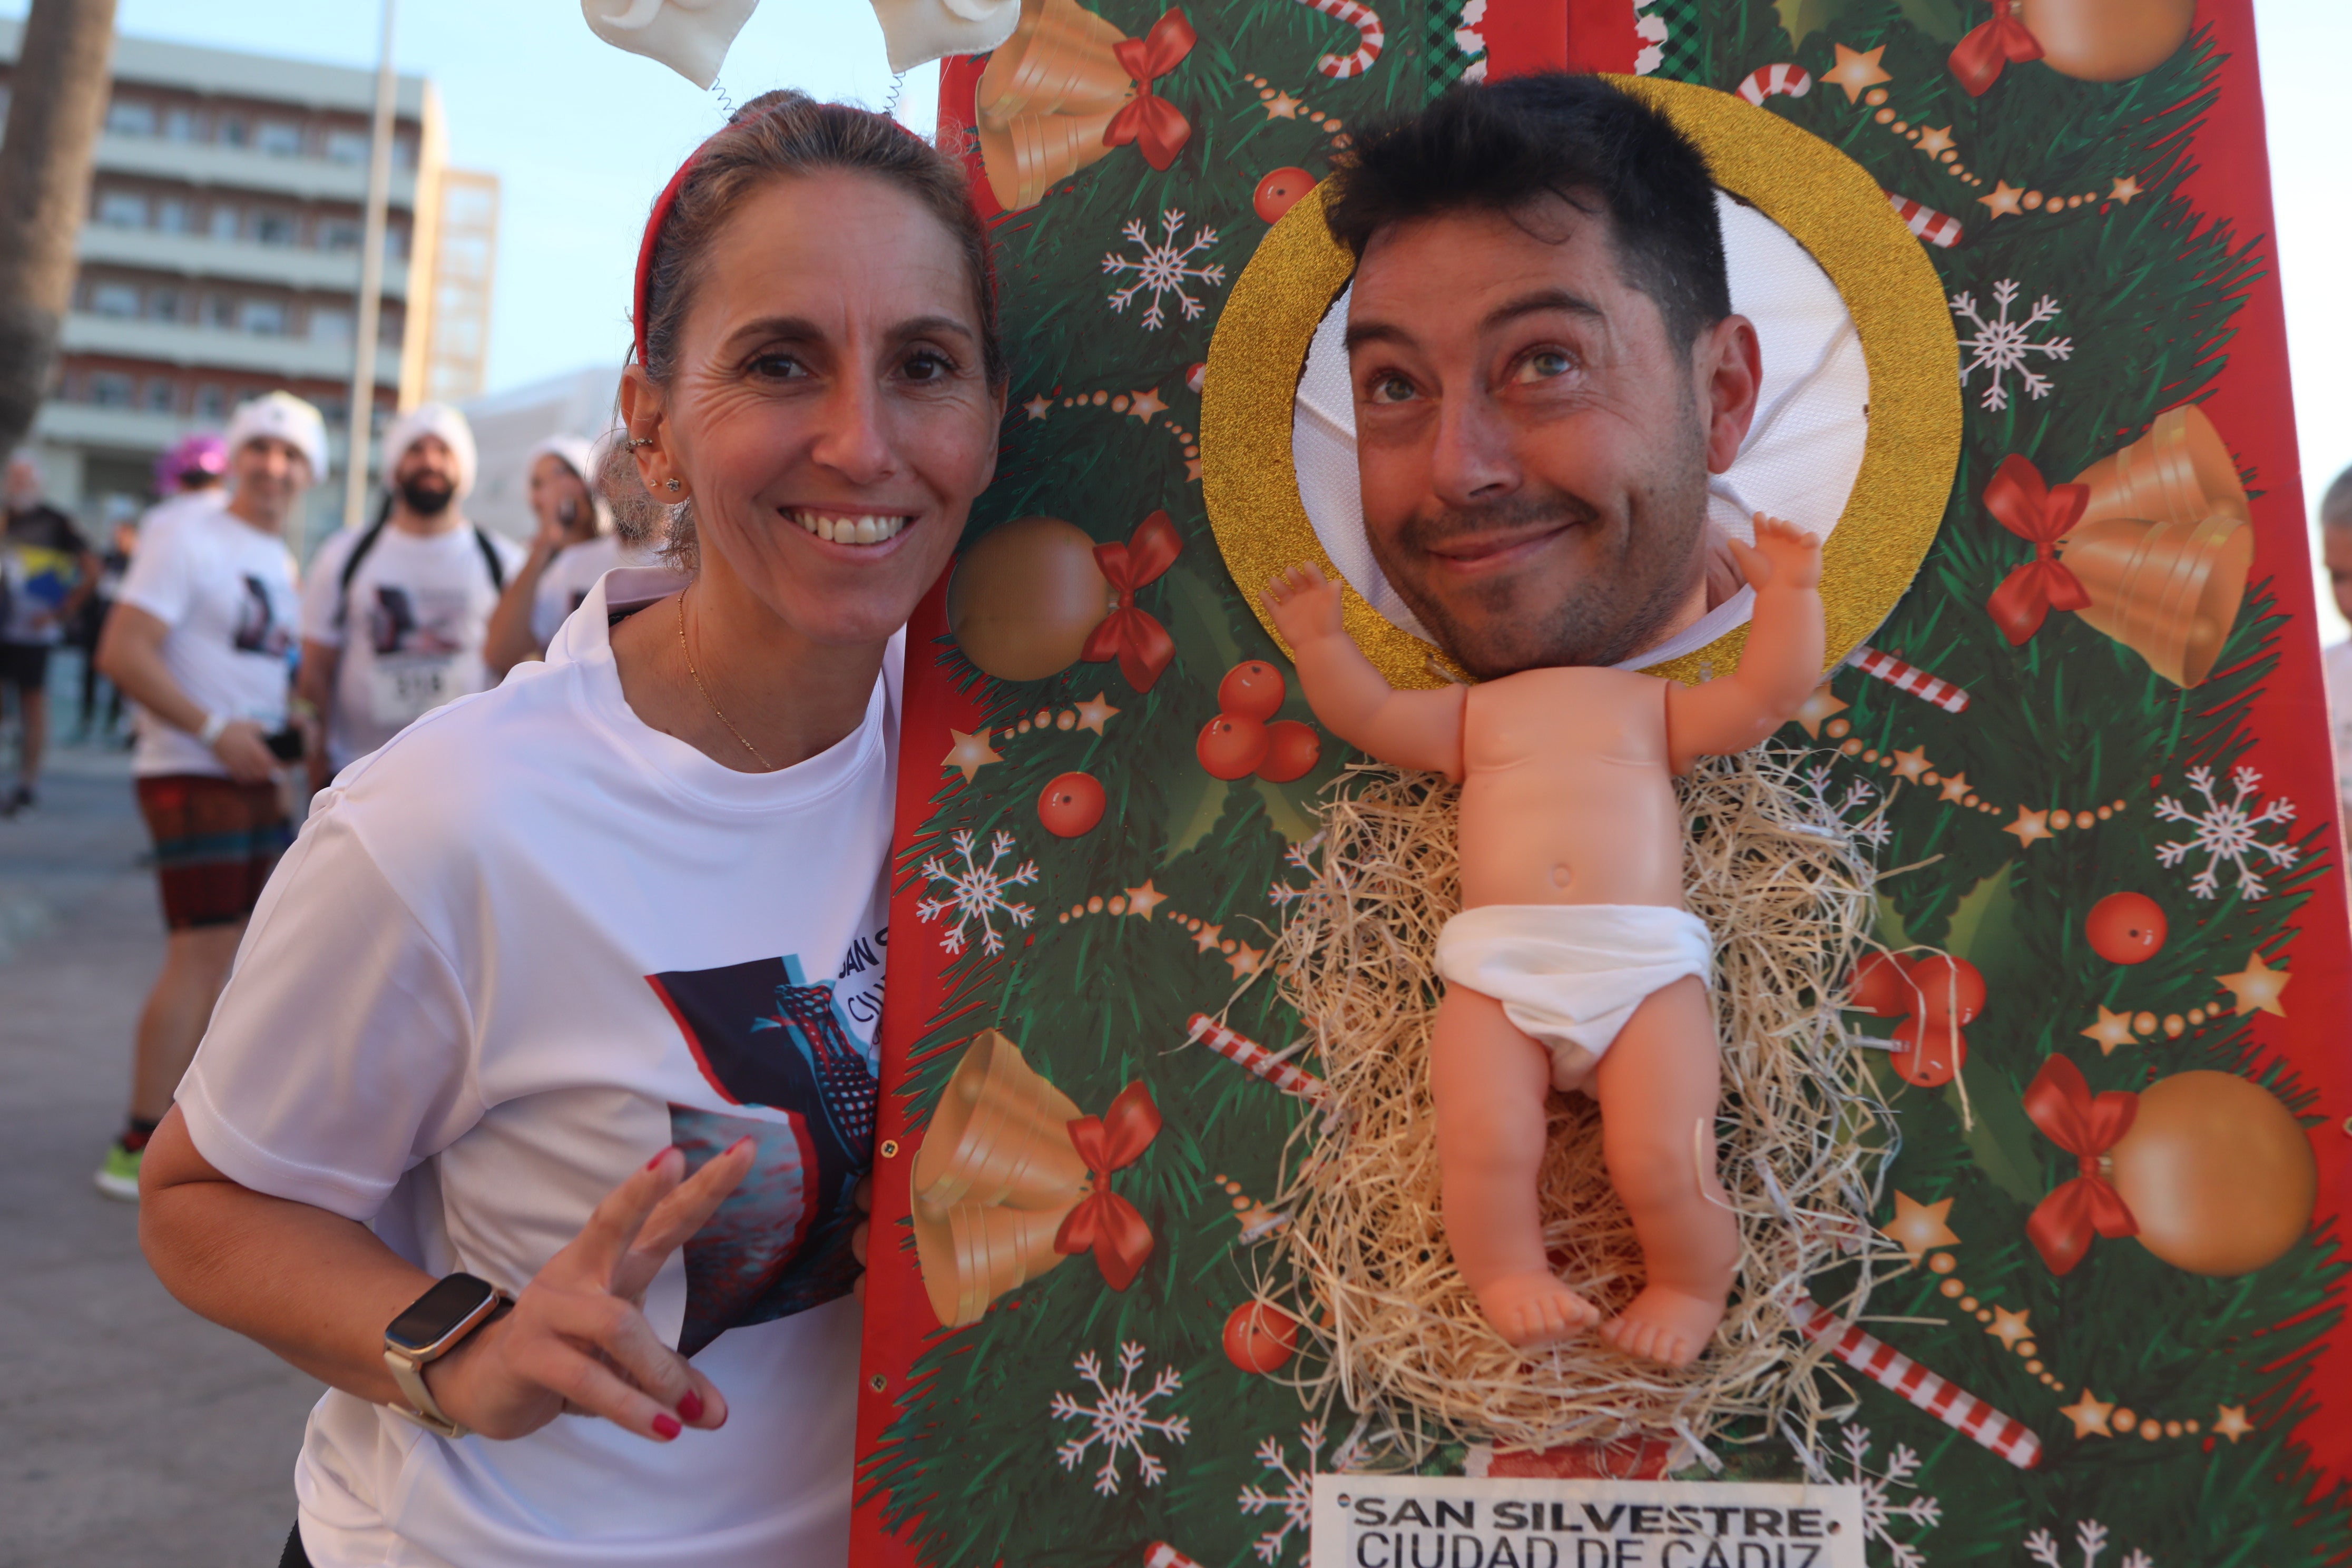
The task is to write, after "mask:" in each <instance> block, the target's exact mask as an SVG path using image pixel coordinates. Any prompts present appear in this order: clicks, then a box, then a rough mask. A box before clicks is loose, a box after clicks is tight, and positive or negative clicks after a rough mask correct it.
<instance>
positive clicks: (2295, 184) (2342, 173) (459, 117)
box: [0, 0, 2352, 641]
mask: <svg viewBox="0 0 2352 1568" xmlns="http://www.w3.org/2000/svg"><path fill="white" fill-rule="evenodd" d="M23 10H24V3H23V0H0V14H14V15H21V14H22V13H23ZM380 15H381V13H380V12H379V11H378V9H377V6H376V5H375V4H374V3H373V0H205V3H203V4H196V3H194V0H120V11H119V23H120V26H121V28H122V30H123V31H125V32H128V33H135V34H142V35H145V36H149V37H167V38H176V39H181V40H183V41H185V42H188V43H197V44H209V45H213V46H215V47H223V48H236V49H252V50H257V51H266V52H271V53H282V54H288V55H295V56H300V57H303V58H310V59H318V60H328V61H333V62H337V63H341V64H347V65H354V66H360V67H368V66H372V65H373V62H374V58H375V42H376V28H377V26H378V17H379V16H380ZM2254 15H2255V19H2256V23H2257V26H2258V28H2259V31H2260V40H2261V49H2262V68H2263V93H2264V100H2265V107H2266V110H2267V113H2268V118H2269V124H2270V152H2271V179H2272V197H2273V202H2274V204H2275V207H2276V211H2277V215H2278V242H2279V257H2280V271H2281V280H2282V283H2283V285H2284V289H2285V292H2286V310H2287V333H2288V342H2289V352H2290V355H2291V359H2292V363H2293V367H2294V391H2295V425H2296V430H2297V435H2298V438H2299V445H2300V447H2301V449H2302V458H2303V473H2304V494H2305V507H2306V509H2308V508H2310V507H2313V506H2315V505H2316V504H2317V501H2318V499H2319V493H2320V491H2321V490H2323V489H2326V484H2327V481H2328V479H2330V478H2331V477H2332V476H2333V475H2335V474H2336V472H2337V471H2338V470H2339V469H2341V468H2345V467H2347V465H2352V375H2347V374H2346V371H2345V366H2346V363H2347V361H2352V289H2346V288H2345V287H2344V286H2343V284H2342V282H2341V279H2343V278H2344V277H2345V276H2347V260H2352V165H2348V164H2347V162H2346V160H2345V158H2344V156H2343V154H2342V153H2341V150H2340V147H2339V142H2340V137H2341V132H2342V105H2343V102H2344V98H2345V88H2344V83H2343V80H2342V72H2343V69H2344V65H2345V62H2346V61H2347V60H2352V5H2346V4H2345V3H2344V0H2255V5H2254ZM395 53H396V54H397V56H398V58H399V63H400V66H401V68H402V69H404V70H410V71H422V72H424V73H425V74H426V75H428V76H430V77H432V78H433V79H434V81H435V84H436V86H437V88H438V89H439V90H440V93H441V101H442V106H443V109H444V111H445V113H446V117H447V123H448V131H449V153H450V157H451V159H452V161H454V162H455V163H459V164H461V165H464V166H467V167H471V168H481V169H488V170H490V171H492V172H493V173H495V174H498V175H499V178H500V179H501V181H502V182H503V184H504V190H505V212H504V215H503V217H502V226H501V232H500V237H499V278H498V291H497V302H496V307H495V311H496V313H495V316H494V319H493V323H492V330H491V334H490V357H489V377H490V380H489V384H490V388H491V389H492V390H499V389H502V388H505V387H510V386H515V385H518V384H522V383H524V382H529V381H534V380H538V379H540V378H541V377H543V376H548V375H553V374H560V373H562V372H566V371H571V370H576V369H578V368H580V367H582V366H583V365H588V364H593V363H605V362H611V363H618V362H619V360H620V358H621V356H622V354H623V353H624V351H625V346H626V343H627V337H628V334H627V329H626V324H625V316H626V310H627V298H628V283H629V274H630V269H631V268H632V267H633V266H634V264H635V258H636V247H637V236H638V231H639V227H640V226H641V225H642V224H643V222H644V218H645V211H646V204H647V203H648V202H649V201H650V200H651V198H652V195H653V194H654V192H656V190H658V189H659V188H660V187H661V184H662V183H663V181H664V180H666V179H667V177H668V175H669V173H670V171H671V170H672V169H673V168H675V167H676V166H677V161H678V160H679V159H680V158H681V157H683V156H684V155H685V153H687V152H688V150H690V149H691V148H692V147H693V146H694V144H695V143H696V142H698V141H699V140H700V139H701V138H702V137H704V136H705V135H707V134H709V132H711V131H712V130H714V129H716V128H717V126H718V125H719V119H720V116H719V108H718V105H717V103H716V102H715V100H713V99H712V98H711V97H710V96H709V95H708V94H705V93H703V92H701V91H699V90H698V89H696V88H695V87H694V86H693V85H692V84H690V83H688V82H687V81H686V80H684V79H681V78H679V77H677V75H675V74H673V73H672V72H670V71H669V70H668V69H667V68H664V67H661V66H658V65H656V64H655V63H654V62H653V61H651V60H646V59H643V58H639V57H637V56H635V55H629V54H624V53H623V52H621V51H620V50H618V49H614V48H613V47H609V46H608V45H605V44H604V43H602V42H600V41H599V40H598V39H597V38H596V37H594V36H593V34H591V33H590V32H589V31H588V28H587V25H586V24H585V23H584V22H583V21H582V20H581V16H580V9H579V6H578V5H577V4H576V3H575V0H400V30H399V40H398V44H397V47H396V49H395ZM721 82H722V85H724V86H725V87H726V88H727V89H728V90H729V91H730V93H731V94H732V95H733V96H734V98H735V99H736V100H737V101H739V102H740V101H741V100H744V99H746V98H749V97H751V95H752V94H754V93H757V92H760V91H763V90H765V89H768V88H771V87H779V86H793V87H799V88H803V89H806V90H808V91H810V92H813V93H816V94H818V95H820V96H824V97H837V98H847V99H855V100H862V101H865V102H867V103H871V104H874V105H876V106H877V107H878V106H879V105H880V104H881V103H882V102H883V101H884V100H885V99H886V98H887V94H888V92H889V90H890V74H889V70H888V68H887V66H886V65H885V63H884V61H883V56H882V42H881V34H880V31H879V29H878V28H877V26H875V23H874V17H873V13H872V12H871V10H870V9H869V8H868V7H867V6H866V5H861V4H858V3H857V0H763V3H762V4H761V7H760V9H759V11H758V12H757V13H755V14H754V16H752V18H751V23H750V24H749V25H748V26H746V27H745V28H744V29H743V32H742V35H741V36H740V37H739V38H738V39H737V41H736V44H735V48H734V52H733V53H732V55H730V58H729V60H728V64H727V68H726V69H725V70H724V72H723V73H722V75H721ZM935 92H936V87H935V84H934V80H933V79H932V77H931V74H930V73H929V71H928V70H927V71H924V72H919V73H917V74H916V75H915V76H911V77H909V78H908V81H907V84H906V94H905V97H906V104H907V110H906V111H905V113H904V118H907V119H908V120H909V121H912V122H915V123H917V124H919V125H920V126H923V127H925V128H928V126H929V121H930V115H931V108H932V100H933V97H934V94H935ZM2320 605H2321V615H2322V619H2323V624H2324V627H2325V630H2324V633H2323V635H2324V637H2326V640H2329V641H2334V640H2336V638H2338V637H2342V636H2343V635H2344V634H2345V630H2346V627H2345V626H2344V623H2343V621H2342V620H2341V619H2340V617H2338V616H2336V611H2335V607H2334V605H2333V604H2332V603H2331V602H2330V600H2329V598H2328V596H2327V595H2326V592H2325V588H2324V585H2323V590H2322V592H2321V595H2320Z"/></svg>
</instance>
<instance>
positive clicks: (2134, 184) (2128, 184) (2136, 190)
mask: <svg viewBox="0 0 2352 1568" xmlns="http://www.w3.org/2000/svg"><path fill="white" fill-rule="evenodd" d="M2146 194H2147V193H2146V192H2144V191H2142V190H2141V189H2140V184H2139V182H2138V181H2137V180H2136V179H2134V178H2132V177H2131V176H2130V175H2129V174H2126V175H2125V176H2124V177H2123V178H2122V179H2120V180H2117V181H2116V183H2115V188H2114V189H2112V190H2110V191H2109V192H2107V200H2109V201H2111V202H2121V203H2123V204H2124V205H2126V206H2129V205H2132V198H2133V197H2135V196H2138V195H2146Z"/></svg>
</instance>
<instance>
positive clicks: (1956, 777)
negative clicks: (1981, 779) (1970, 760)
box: [1936, 773, 1970, 805]
mask: <svg viewBox="0 0 2352 1568" xmlns="http://www.w3.org/2000/svg"><path fill="white" fill-rule="evenodd" d="M1936 787H1937V790H1938V791H1939V792H1940V794H1941V796H1942V798H1943V799H1945V800H1947V801H1948V802H1950V803H1951V804H1953V805H1958V804H1959V803H1960V802H1961V801H1964V800H1966V799H1968V798H1969V787H1970V786H1969V775H1968V774H1966V773H1946V774H1945V775H1944V782H1943V783H1942V784H1938V785H1937V786H1936Z"/></svg>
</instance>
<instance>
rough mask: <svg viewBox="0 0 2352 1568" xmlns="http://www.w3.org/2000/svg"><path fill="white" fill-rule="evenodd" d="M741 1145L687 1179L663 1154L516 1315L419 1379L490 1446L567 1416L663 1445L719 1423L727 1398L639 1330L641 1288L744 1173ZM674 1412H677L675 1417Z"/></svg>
mask: <svg viewBox="0 0 2352 1568" xmlns="http://www.w3.org/2000/svg"><path fill="white" fill-rule="evenodd" d="M752 1153H753V1141H752V1140H751V1139H750V1138H748V1137H746V1138H740V1139H738V1140H736V1142H734V1143H733V1144H732V1145H730V1147H729V1148H728V1150H727V1152H725V1153H722V1154H720V1155H719V1157H718V1158H717V1159H714V1160H712V1161H711V1162H710V1163H708V1164H706V1165H704V1166H703V1167H702V1169H701V1170H699V1171H697V1172H696V1173H694V1174H693V1176H691V1177H690V1178H686V1179H684V1180H681V1179H680V1178H682V1177H685V1173H686V1156H685V1155H683V1154H681V1153H680V1152H678V1151H677V1150H676V1149H665V1150H663V1151H662V1152H660V1153H659V1154H656V1155H655V1156H654V1158H653V1161H652V1163H649V1164H647V1165H646V1168H645V1169H644V1170H642V1171H640V1172H638V1173H636V1174H635V1175H634V1176H631V1177H630V1178H629V1179H628V1180H627V1181H625V1182H623V1183H622V1184H620V1185H619V1186H617V1187H615V1188H614V1189H613V1191H612V1192H611V1194H608V1195H607V1196H606V1197H605V1199H604V1202H603V1203H601V1204H599V1205H596V1212H595V1213H594V1214H593V1215H589V1216H588V1223H587V1224H586V1225H585V1226H582V1227H581V1231H580V1234H579V1236H577V1237H574V1238H573V1239H572V1244H571V1245H570V1246H568V1247H565V1248H564V1249H563V1250H562V1251H561V1252H559V1253H557V1254H556V1255H555V1256H554V1257H552V1258H549V1259H548V1260H547V1266H546V1267H545V1268H541V1270H540V1271H539V1273H538V1275H537V1277H536V1278H534V1279H532V1280H531V1282H530V1284H529V1285H528V1286H526V1287H524V1289H523V1292H522V1295H521V1296H520V1298H519V1299H517V1300H516V1301H515V1304H514V1306H513V1308H512V1310H508V1311H504V1312H501V1313H499V1316H498V1317H496V1318H494V1319H493V1320H491V1321H490V1322H489V1323H488V1325H486V1326H485V1327H483V1328H481V1329H479V1330H478V1331H475V1333H474V1334H473V1335H472V1336H471V1337H470V1338H468V1339H467V1341H466V1342H464V1343H463V1344H461V1345H459V1346H458V1347H457V1349H456V1350H454V1351H452V1352H450V1353H449V1354H447V1355H446V1356H444V1357H442V1358H441V1359H440V1360H439V1361H436V1362H434V1363H430V1364H429V1365H427V1366H426V1367H425V1384H426V1386H427V1387H429V1388H430V1389H432V1391H433V1397H434V1398H435V1400H436V1401H437V1402H438V1403H439V1404H440V1406H441V1408H442V1409H443V1410H444V1411H445V1412H446V1413H447V1414H448V1415H449V1418H450V1419H451V1420H453V1421H455V1422H457V1424H458V1425H459V1426H466V1427H469V1428H471V1429H472V1430H474V1431H476V1432H479V1433H480V1434H482V1435H483V1436H486V1437H520V1436H526V1435H527V1434H530V1433H532V1432H536V1431H538V1430H539V1429H540V1428H541V1426H546V1425H547V1424H548V1423H549V1422H550V1421H552V1420H554V1419H555V1417H556V1416H557V1415H559V1414H561V1413H562V1412H565V1411H571V1412H573V1413H575V1414H581V1415H601V1416H603V1417H604V1419H605V1420H607V1421H610V1422H612V1423H614V1425H615V1426H625V1427H627V1428H628V1429H629V1430H630V1431H632V1432H635V1433H636V1434H637V1435H638V1436H641V1437H649V1438H651V1439H653V1440H654V1441H656V1442H662V1443H667V1442H668V1441H669V1440H670V1439H671V1438H673V1437H676V1436H677V1435H678V1433H679V1431H680V1430H681V1429H682V1428H683V1427H686V1426H699V1427H702V1428H705V1429H706V1430H708V1429H713V1428H716V1427H719V1426H724V1425H725V1424H726V1421H727V1398H726V1396H725V1395H724V1394H720V1393H719V1390H718V1388H717V1387H716V1386H715V1385H714V1384H712V1383H711V1382H710V1380H709V1378H707V1377H705V1376H703V1375H702V1373H699V1372H698V1371H697V1370H696V1369H695V1368H694V1366H693V1365H692V1364H691V1363H688V1361H687V1359H686V1358H685V1357H684V1356H682V1355H680V1354H678V1353H677V1352H676V1351H674V1350H672V1349H671V1348H670V1347H669V1346H667V1345H666V1344H664V1343H663V1342H662V1341H661V1336H659V1335H658V1334H656V1333H655V1332H654V1330H653V1325H652V1324H650V1323H648V1322H646V1315H645V1310H644V1307H645V1297H646V1289H647V1287H649V1286H650V1285H652V1283H653V1281H654V1278H655V1276H656V1275H657V1274H659V1273H660V1272H661V1268H662V1265H663V1264H664V1263H665V1262H666V1261H667V1259H668V1258H669V1255H670V1254H671V1253H673V1252H675V1251H677V1249H678V1247H681V1246H683V1245H685V1243H686V1240H687V1238H688V1237H691V1236H692V1235H693V1234H694V1233H695V1232H696V1231H698V1230H699V1229H701V1228H702V1224H703V1222H704V1221H705V1220H707V1219H709V1217H710V1215H711V1214H712V1213H713V1211H715V1210H716V1209H717V1208H718V1207H719V1204H720V1202H721V1201H722V1200H724V1199H725V1198H726V1196H727V1194H729V1193H731V1192H733V1191H734V1190H735V1185H736V1184H737V1183H739V1182H740V1181H741V1180H742V1179H743V1175H744V1173H745V1172H747V1171H749V1170H750V1169H751V1158H752ZM673 1413H674V1414H673Z"/></svg>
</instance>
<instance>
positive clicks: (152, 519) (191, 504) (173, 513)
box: [139, 485, 228, 543]
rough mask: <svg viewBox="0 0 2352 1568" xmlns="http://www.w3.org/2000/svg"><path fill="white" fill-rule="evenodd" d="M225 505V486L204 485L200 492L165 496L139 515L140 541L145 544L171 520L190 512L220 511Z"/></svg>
mask: <svg viewBox="0 0 2352 1568" xmlns="http://www.w3.org/2000/svg"><path fill="white" fill-rule="evenodd" d="M227 505H228V487H227V486H226V485H206V486H205V488H204V489H200V490H182V491H181V492H180V493H179V494H178V495H175V496H166V497H164V498H163V500H159V501H157V502H156V503H155V504H154V505H153V506H151V507H149V508H148V509H147V510H145V511H143V512H141V513H140V514H139V538H140V541H141V542H142V543H143V542H145V541H146V540H147V539H148V537H149V536H150V534H152V532H153V531H154V530H156V529H159V528H166V527H169V526H170V525H171V524H172V522H173V520H175V519H177V518H182V517H185V516H187V515H188V514H189V513H190V512H200V511H220V510H224V509H225V508H226V507H227Z"/></svg>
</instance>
